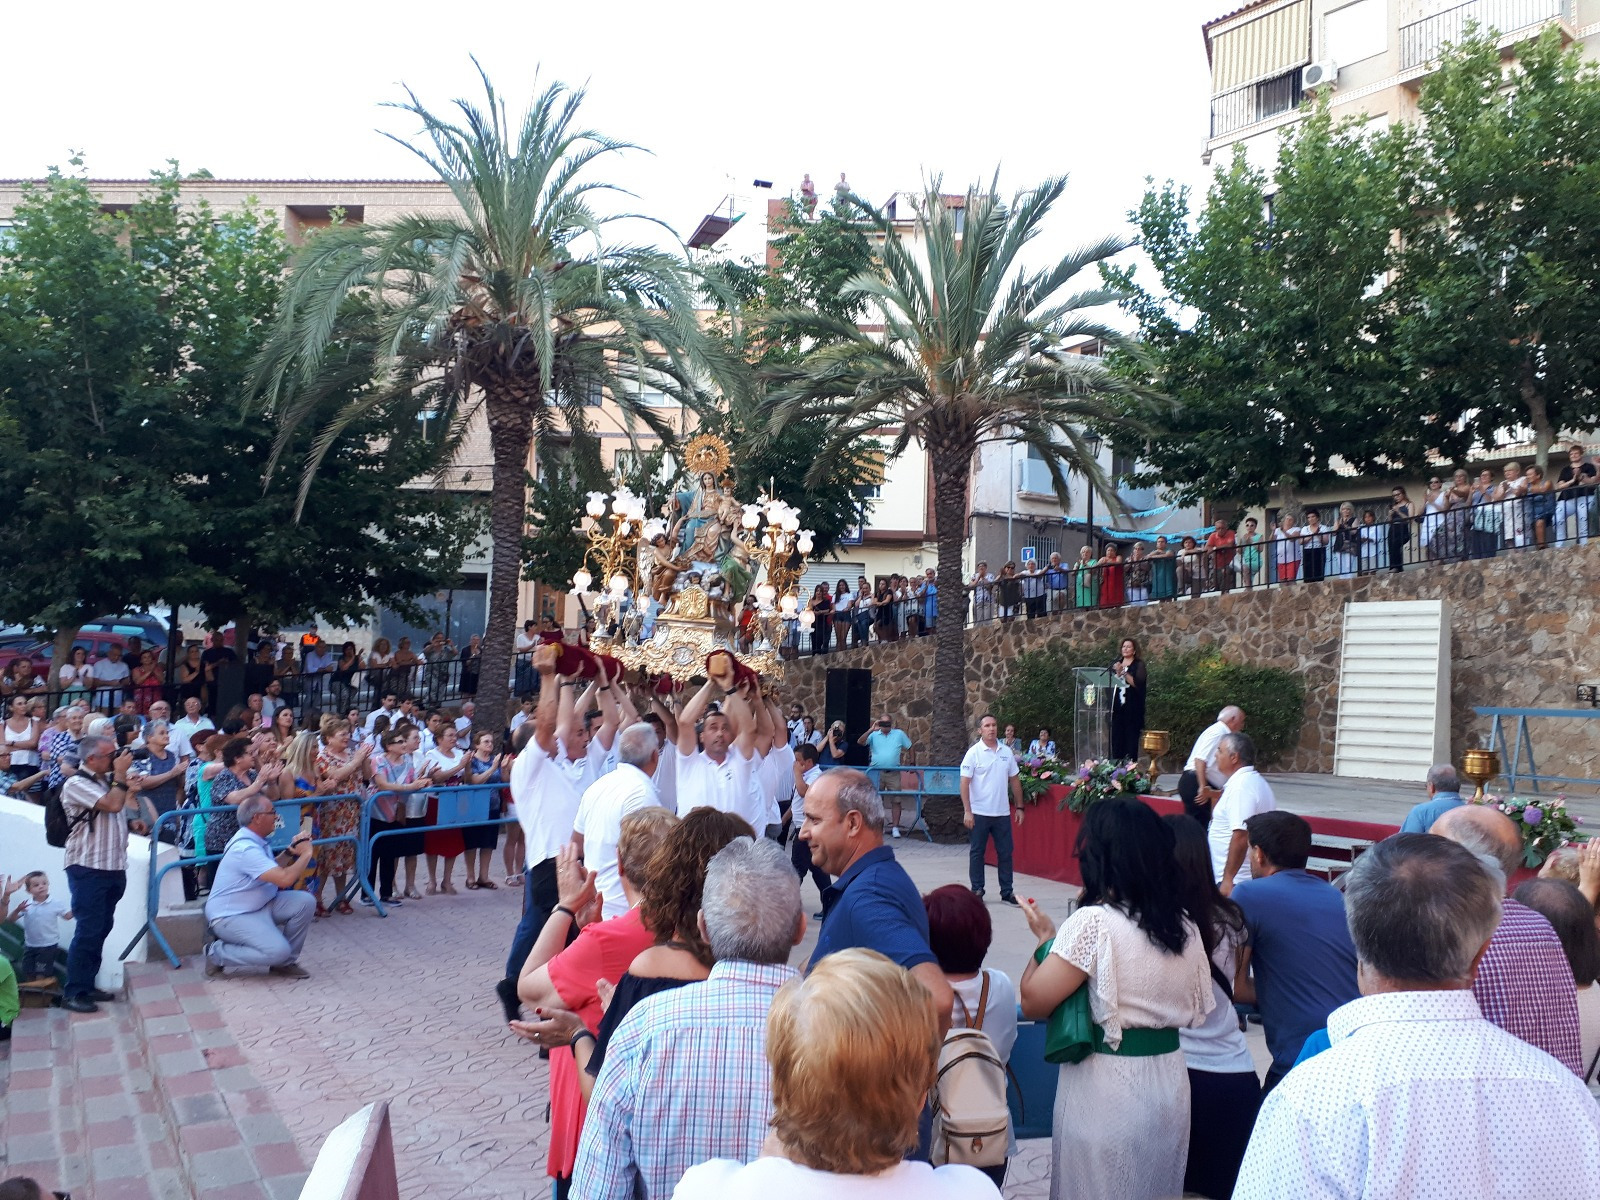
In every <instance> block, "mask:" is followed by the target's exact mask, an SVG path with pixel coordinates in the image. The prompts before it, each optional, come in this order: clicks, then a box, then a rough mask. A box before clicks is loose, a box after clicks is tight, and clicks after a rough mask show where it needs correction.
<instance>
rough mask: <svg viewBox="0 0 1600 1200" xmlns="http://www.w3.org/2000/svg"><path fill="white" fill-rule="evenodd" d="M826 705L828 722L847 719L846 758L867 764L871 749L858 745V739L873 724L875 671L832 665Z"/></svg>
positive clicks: (845, 734)
mask: <svg viewBox="0 0 1600 1200" xmlns="http://www.w3.org/2000/svg"><path fill="white" fill-rule="evenodd" d="M825 708H826V711H825V714H824V716H825V719H826V722H827V724H828V725H832V724H833V723H834V722H835V721H843V722H844V736H845V741H846V742H847V743H848V744H849V747H850V752H849V754H848V755H846V757H845V761H846V762H848V763H849V764H850V765H851V766H864V765H865V764H866V762H867V749H866V747H865V746H858V745H856V739H857V738H858V737H860V736H861V735H862V734H863V733H865V732H866V731H867V730H868V729H869V728H870V727H871V726H872V672H871V671H867V670H863V669H862V668H859V667H830V668H829V669H828V684H827V693H826V706H825Z"/></svg>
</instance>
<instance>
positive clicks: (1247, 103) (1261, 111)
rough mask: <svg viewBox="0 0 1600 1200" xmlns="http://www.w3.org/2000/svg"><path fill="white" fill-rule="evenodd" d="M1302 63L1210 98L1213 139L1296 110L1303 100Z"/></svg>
mask: <svg viewBox="0 0 1600 1200" xmlns="http://www.w3.org/2000/svg"><path fill="white" fill-rule="evenodd" d="M1300 96H1301V88H1300V67H1299V65H1296V66H1294V67H1292V68H1291V69H1290V70H1287V71H1285V72H1283V74H1281V75H1273V76H1270V77H1268V78H1266V79H1258V80H1256V82H1254V83H1247V84H1245V85H1244V86H1243V87H1236V88H1233V89H1232V90H1230V91H1226V92H1223V93H1222V94H1221V95H1218V96H1213V97H1212V98H1211V140H1212V141H1216V140H1217V139H1218V138H1222V137H1227V136H1228V135H1229V134H1233V133H1237V132H1239V130H1241V129H1248V128H1249V127H1250V126H1252V125H1259V124H1260V123H1261V122H1263V121H1269V120H1271V119H1272V118H1273V117H1277V116H1282V115H1283V114H1284V113H1287V112H1293V111H1294V109H1295V107H1296V106H1297V105H1298V104H1299V103H1300Z"/></svg>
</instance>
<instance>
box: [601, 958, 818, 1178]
mask: <svg viewBox="0 0 1600 1200" xmlns="http://www.w3.org/2000/svg"><path fill="white" fill-rule="evenodd" d="M795 975H796V972H795V971H794V970H793V968H791V967H787V966H761V965H757V964H756V963H748V962H719V963H718V964H717V965H716V966H714V967H712V968H711V977H710V978H709V979H707V980H706V981H705V982H704V983H692V984H689V985H688V986H687V987H681V988H675V989H674V990H672V991H670V992H664V993H661V994H660V995H656V996H650V997H648V998H647V999H645V1000H643V1001H641V1002H640V1003H639V1005H638V1006H637V1007H636V1008H634V1010H633V1011H632V1012H630V1013H629V1014H628V1015H627V1016H626V1017H624V1018H623V1020H622V1023H621V1024H620V1025H619V1026H618V1027H617V1032H616V1035H615V1036H614V1037H613V1038H612V1040H611V1045H610V1047H609V1048H608V1049H607V1051H606V1060H605V1065H604V1066H603V1067H601V1069H600V1078H599V1079H598V1080H596V1081H595V1087H594V1095H593V1096H592V1097H590V1100H589V1113H588V1117H587V1119H586V1121H585V1123H584V1127H583V1138H582V1140H581V1141H580V1142H579V1144H578V1162H577V1166H576V1167H575V1169H574V1171H573V1175H572V1185H573V1186H572V1194H573V1195H574V1196H582V1197H583V1198H584V1200H633V1198H634V1197H644V1198H646V1200H649V1198H659V1200H667V1197H669V1196H671V1195H672V1191H673V1189H674V1188H675V1187H677V1186H678V1180H679V1178H680V1177H681V1176H682V1175H683V1173H684V1172H685V1171H687V1170H688V1169H689V1168H690V1167H692V1166H694V1165H695V1164H696V1163H702V1162H705V1161H706V1160H707V1159H711V1158H734V1159H738V1160H739V1161H740V1162H749V1161H750V1160H751V1159H754V1158H756V1157H757V1156H758V1155H759V1154H760V1153H761V1144H762V1143H763V1142H764V1141H766V1138H767V1129H768V1122H769V1121H770V1120H771V1119H772V1076H771V1072H770V1069H769V1068H768V1066H767V1011H768V1009H770V1008H771V1007H772V998H773V997H774V996H775V995H777V993H778V989H779V988H780V987H782V986H783V985H784V984H785V983H786V982H788V981H789V980H790V979H793V978H794V977H795Z"/></svg>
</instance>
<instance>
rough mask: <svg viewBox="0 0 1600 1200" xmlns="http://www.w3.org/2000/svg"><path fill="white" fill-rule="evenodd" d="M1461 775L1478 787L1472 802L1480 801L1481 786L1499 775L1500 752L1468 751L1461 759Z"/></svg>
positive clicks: (1481, 795)
mask: <svg viewBox="0 0 1600 1200" xmlns="http://www.w3.org/2000/svg"><path fill="white" fill-rule="evenodd" d="M1461 773H1462V774H1463V775H1465V776H1466V777H1467V778H1468V779H1470V780H1472V782H1473V783H1475V784H1477V785H1478V790H1477V792H1476V793H1474V795H1473V797H1472V798H1473V799H1474V800H1482V799H1483V785H1484V784H1486V783H1488V782H1489V780H1491V779H1493V778H1494V777H1495V776H1496V775H1498V774H1500V752H1499V751H1498V750H1468V751H1467V752H1466V754H1465V755H1464V756H1463V759H1462V763H1461Z"/></svg>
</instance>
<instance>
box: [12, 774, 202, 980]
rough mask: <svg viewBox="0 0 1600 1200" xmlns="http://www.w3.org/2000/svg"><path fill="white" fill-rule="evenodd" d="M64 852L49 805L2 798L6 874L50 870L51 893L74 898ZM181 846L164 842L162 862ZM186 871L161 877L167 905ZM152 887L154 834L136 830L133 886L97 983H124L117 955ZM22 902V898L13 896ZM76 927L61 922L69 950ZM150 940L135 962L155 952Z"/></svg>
mask: <svg viewBox="0 0 1600 1200" xmlns="http://www.w3.org/2000/svg"><path fill="white" fill-rule="evenodd" d="M63 854H64V852H63V851H61V850H57V849H56V848H55V847H54V846H51V845H50V844H48V843H47V842H46V841H45V840H44V809H43V808H41V807H40V806H39V805H37V804H29V803H27V802H26V801H22V800H13V799H11V798H10V797H0V875H9V876H11V877H12V878H13V879H15V878H17V877H18V876H20V875H26V874H27V873H28V872H29V871H44V872H45V873H46V874H48V875H49V876H50V895H51V896H52V897H58V898H60V899H63V900H70V897H71V890H70V889H69V888H68V887H67V872H66V869H65V868H64V867H63V866H62V857H63ZM177 854H178V852H177V850H176V849H175V848H173V847H171V846H163V847H161V856H160V859H159V862H158V867H159V866H164V865H165V864H166V863H169V862H171V861H173V860H174V859H175V858H176V857H177ZM181 874H182V873H181V872H179V871H168V872H167V873H166V875H164V876H162V879H161V906H162V908H164V909H165V908H170V907H173V906H175V905H177V904H179V903H181V902H182V900H183V880H182V878H181ZM149 888H150V839H149V838H146V837H139V836H137V835H130V836H129V838H128V890H127V891H126V892H124V893H123V895H122V900H121V902H120V903H118V905H117V912H116V917H115V920H114V921H113V923H112V926H111V936H110V937H108V938H107V939H106V944H105V951H104V955H103V957H102V959H101V963H100V974H99V975H98V976H96V978H95V986H96V987H99V988H104V989H105V990H107V991H113V990H115V989H117V988H119V987H121V986H122V964H121V963H120V962H118V961H117V955H119V954H121V953H122V950H123V947H125V946H126V945H127V944H128V942H129V941H131V940H132V938H133V935H134V934H136V933H138V932H139V929H140V927H141V926H142V925H143V924H144V918H145V897H146V893H147V892H148V891H149ZM12 903H13V904H14V903H16V897H13V898H12ZM75 928H76V923H75V922H73V921H63V922H61V949H62V951H63V952H65V950H66V948H67V946H68V944H69V943H70V942H71V941H72V934H73V931H74V929H75ZM149 949H150V939H149V938H144V939H142V940H141V941H140V942H139V944H138V946H136V947H134V951H133V953H132V954H130V955H129V956H128V957H129V958H130V959H131V960H133V961H134V962H145V961H146V960H147V959H148V958H149V957H151V956H150V954H149Z"/></svg>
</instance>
